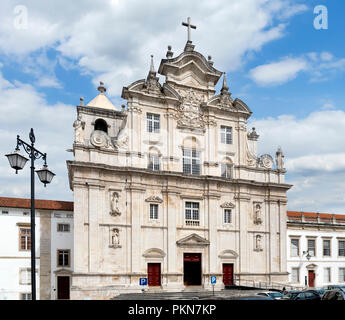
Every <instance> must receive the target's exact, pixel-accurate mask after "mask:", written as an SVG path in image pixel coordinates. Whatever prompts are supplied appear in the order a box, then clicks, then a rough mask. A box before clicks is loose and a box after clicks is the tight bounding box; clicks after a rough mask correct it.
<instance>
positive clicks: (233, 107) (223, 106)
mask: <svg viewBox="0 0 345 320" xmlns="http://www.w3.org/2000/svg"><path fill="white" fill-rule="evenodd" d="M207 106H209V107H216V108H218V109H220V110H224V111H230V112H236V113H244V114H246V115H248V116H250V115H251V114H252V112H251V110H250V109H249V107H248V106H247V105H246V104H245V103H244V102H243V101H242V100H240V99H238V98H236V99H235V100H233V99H232V98H231V96H230V93H227V94H219V95H216V96H214V97H212V98H211V99H210V100H208V101H207Z"/></svg>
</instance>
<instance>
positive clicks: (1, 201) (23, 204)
mask: <svg viewBox="0 0 345 320" xmlns="http://www.w3.org/2000/svg"><path fill="white" fill-rule="evenodd" d="M0 207H7V208H23V209H30V208H31V200H30V199H22V198H5V197H0ZM35 208H36V209H45V210H61V211H73V202H71V201H57V200H35Z"/></svg>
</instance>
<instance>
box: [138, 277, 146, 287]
mask: <svg viewBox="0 0 345 320" xmlns="http://www.w3.org/2000/svg"><path fill="white" fill-rule="evenodd" d="M139 285H141V286H147V278H139Z"/></svg>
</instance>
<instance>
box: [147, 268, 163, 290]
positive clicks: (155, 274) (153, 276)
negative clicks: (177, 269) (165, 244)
mask: <svg viewBox="0 0 345 320" xmlns="http://www.w3.org/2000/svg"><path fill="white" fill-rule="evenodd" d="M147 276H148V277H147V278H148V279H147V282H148V286H149V287H156V286H160V285H161V264H160V263H148V264H147Z"/></svg>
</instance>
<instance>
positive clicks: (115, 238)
mask: <svg viewBox="0 0 345 320" xmlns="http://www.w3.org/2000/svg"><path fill="white" fill-rule="evenodd" d="M111 246H112V247H114V248H119V247H121V246H120V232H119V229H116V228H114V229H112V230H111Z"/></svg>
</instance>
